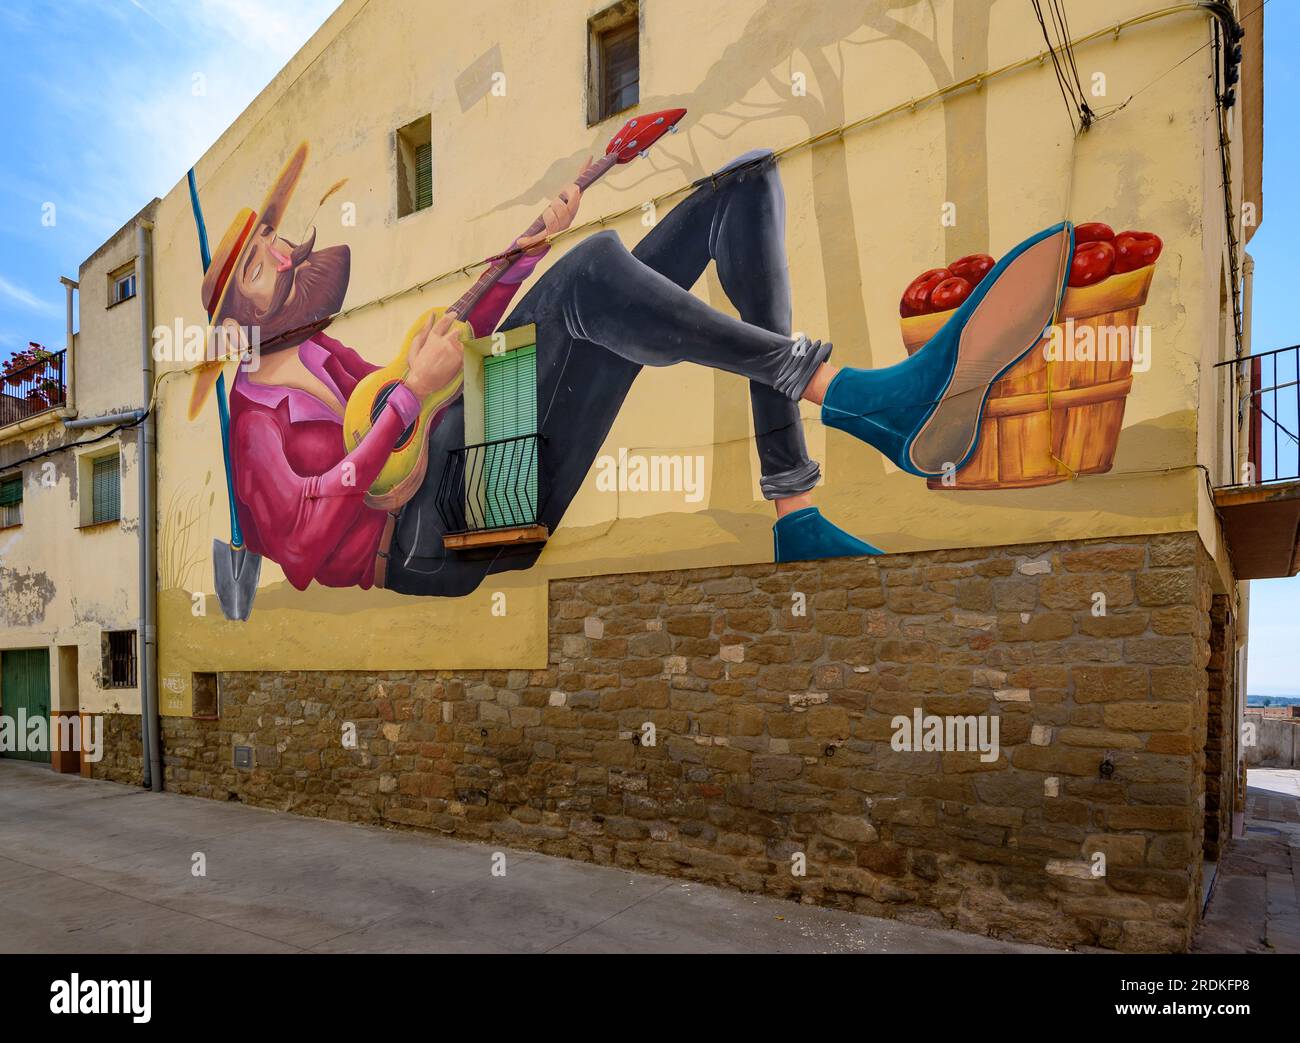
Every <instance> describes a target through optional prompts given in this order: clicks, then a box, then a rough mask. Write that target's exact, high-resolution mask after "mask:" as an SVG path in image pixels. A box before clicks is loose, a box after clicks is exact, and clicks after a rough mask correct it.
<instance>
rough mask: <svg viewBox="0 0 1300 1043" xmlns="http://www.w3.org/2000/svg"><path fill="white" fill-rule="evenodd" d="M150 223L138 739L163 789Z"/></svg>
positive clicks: (144, 269)
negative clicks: (160, 730) (159, 698)
mask: <svg viewBox="0 0 1300 1043" xmlns="http://www.w3.org/2000/svg"><path fill="white" fill-rule="evenodd" d="M152 232H153V222H151V221H146V220H141V221H140V223H139V225H137V226H136V258H137V260H136V296H137V297H138V299H139V302H140V378H141V388H142V392H143V398H142V399H141V402H142V404H143V407H144V409H145V411H146V412H145V418H144V421H143V422H142V423H141V424H140V426H139V427H138V428H137V429H136V431H137V435H136V437H137V442H136V445H137V446H138V449H139V451H138V453H137V457H138V459H139V473H140V521H139V533H140V623H139V627H138V629H137V631H136V633H137V634H138V641H139V647H140V671H139V672H140V676H139V679H138V680H139V684H140V738H141V742H142V745H143V747H144V750H143V753H144V784H145V785H146V786H148V787H149V789H151V790H153V791H154V792H155V793H157V792H159V791H160V790H161V789H162V788H163V773H162V757H161V756H160V753H159V748H160V747H159V741H158V729H159V722H158V585H157V583H156V578H157V575H158V543H157V539H156V535H155V522H156V520H157V519H156V517H155V510H154V503H155V500H156V498H157V487H156V483H157V466H156V465H157V459H156V455H155V454H156V451H157V423H156V421H155V417H156V412H155V410H154V409H153V408H152V406H153V333H152V331H153V236H152Z"/></svg>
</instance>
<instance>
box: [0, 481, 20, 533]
mask: <svg viewBox="0 0 1300 1043" xmlns="http://www.w3.org/2000/svg"><path fill="white" fill-rule="evenodd" d="M22 523H23V476H22V475H20V474H16V475H13V476H12V477H10V478H5V479H4V480H3V481H0V529H3V528H8V527H9V526H10V525H21V524H22Z"/></svg>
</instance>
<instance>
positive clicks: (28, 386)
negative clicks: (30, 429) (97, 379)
mask: <svg viewBox="0 0 1300 1043" xmlns="http://www.w3.org/2000/svg"><path fill="white" fill-rule="evenodd" d="M67 354H68V353H67V351H66V350H65V351H51V352H45V353H43V357H40V358H37V359H36V360H35V361H34V362H31V363H30V364H28V365H26V366H23V367H22V368H20V369H13V370H7V371H5V373H4V374H3V376H0V427H3V426H5V425H6V424H16V423H18V422H19V421H20V420H26V419H27V418H28V417H31V416H35V415H36V414H37V413H44V412H45V411H46V410H47V409H54V408H55V407H56V406H61V405H63V404H64V402H65V401H66V400H67V393H68V389H67V385H66V383H65V381H64V367H65V363H66V360H67Z"/></svg>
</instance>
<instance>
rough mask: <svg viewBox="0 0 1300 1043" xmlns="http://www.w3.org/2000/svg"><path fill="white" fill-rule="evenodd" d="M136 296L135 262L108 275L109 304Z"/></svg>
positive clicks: (119, 302) (110, 305) (118, 302)
mask: <svg viewBox="0 0 1300 1043" xmlns="http://www.w3.org/2000/svg"><path fill="white" fill-rule="evenodd" d="M134 296H135V262H134V261H132V262H131V263H130V264H128V265H127V266H126V267H125V268H119V269H118V270H117V271H115V272H113V273H112V274H110V275H109V277H108V306H109V307H110V308H111V307H112V306H113V305H114V304H121V303H122V302H123V301H127V300H130V299H131V298H132V297H134Z"/></svg>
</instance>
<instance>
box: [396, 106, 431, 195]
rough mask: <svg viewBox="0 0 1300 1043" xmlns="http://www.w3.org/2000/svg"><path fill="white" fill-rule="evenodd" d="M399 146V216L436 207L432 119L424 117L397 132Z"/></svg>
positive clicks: (397, 145)
mask: <svg viewBox="0 0 1300 1043" xmlns="http://www.w3.org/2000/svg"><path fill="white" fill-rule="evenodd" d="M394 144H395V145H396V148H397V156H396V167H397V216H398V217H407V216H409V215H410V214H415V213H419V212H420V211H421V210H428V209H429V207H431V206H433V119H432V117H430V116H421V117H420V118H419V119H417V120H412V121H411V122H410V123H408V124H407V125H406V126H405V127H399V128H398V130H397V132H396V133H395V134H394Z"/></svg>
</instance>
